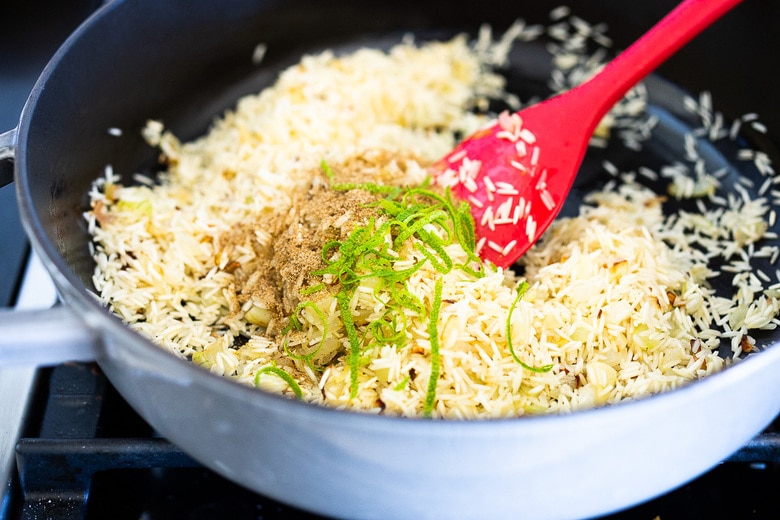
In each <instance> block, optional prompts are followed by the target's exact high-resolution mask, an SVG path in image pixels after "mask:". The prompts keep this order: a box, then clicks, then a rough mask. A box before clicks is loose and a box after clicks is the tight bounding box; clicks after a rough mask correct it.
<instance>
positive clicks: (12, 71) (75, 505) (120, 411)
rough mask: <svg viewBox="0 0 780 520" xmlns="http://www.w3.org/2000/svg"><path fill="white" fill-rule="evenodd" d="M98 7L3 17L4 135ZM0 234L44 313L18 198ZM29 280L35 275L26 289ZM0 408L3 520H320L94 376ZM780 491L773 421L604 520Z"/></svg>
mask: <svg viewBox="0 0 780 520" xmlns="http://www.w3.org/2000/svg"><path fill="white" fill-rule="evenodd" d="M100 3H101V2H99V1H96V0H87V1H84V0H80V1H78V0H70V1H65V0H63V1H61V2H41V1H36V0H33V1H29V2H16V3H15V4H14V7H11V8H10V11H9V10H8V9H6V8H4V16H2V17H0V131H5V130H8V129H11V128H13V127H14V126H15V125H16V121H17V120H18V116H19V113H20V111H21V108H22V105H23V103H24V100H25V98H26V96H27V94H28V92H29V90H30V88H31V87H32V85H33V83H34V81H35V78H36V77H37V75H38V74H39V73H40V71H41V69H42V68H43V66H44V65H45V62H46V60H47V59H48V57H49V56H51V54H52V53H53V52H54V51H55V49H56V46H57V45H58V44H59V43H60V42H61V41H62V40H63V39H64V38H65V37H66V36H67V34H69V33H70V31H72V30H73V29H74V28H75V27H76V26H77V24H78V23H80V21H81V20H83V19H84V18H85V17H86V16H87V14H89V13H90V12H91V11H92V10H94V9H95V8H97V7H98V6H99V5H100ZM0 222H2V223H3V224H2V225H1V226H0V305H3V306H9V305H13V304H17V305H19V306H20V307H28V306H35V305H51V304H52V302H53V301H54V299H55V293H54V291H53V287H52V286H51V283H50V281H48V279H47V277H46V275H45V273H44V272H43V271H42V267H41V266H40V264H39V263H38V262H36V259H35V257H34V256H33V257H32V258H31V257H30V255H29V246H28V244H27V241H26V239H25V237H24V234H23V231H22V228H21V224H20V223H19V217H18V214H17V208H16V203H15V200H14V190H13V186H6V187H4V188H2V189H0ZM25 271H31V272H32V273H34V274H32V275H30V276H28V277H27V278H23V276H22V274H23V273H24V272H25ZM23 280H24V281H23ZM31 284H32V285H31ZM12 392H16V395H15V396H14V395H13V393H12ZM0 396H2V397H0V399H2V407H0V480H2V481H3V482H0V485H2V486H3V487H2V488H0V519H8V520H10V519H20V518H22V519H40V518H51V519H99V518H112V519H116V520H122V519H128V520H129V519H145V520H153V519H193V520H194V519H211V518H214V519H216V518H220V519H223V518H228V519H236V520H241V519H258V520H259V519H278V518H293V517H294V518H317V517H316V516H314V515H307V514H306V513H303V512H301V511H298V510H296V509H293V508H290V507H288V506H285V505H282V504H280V503H278V502H276V501H274V500H272V499H269V498H267V497H263V496H261V495H258V494H256V493H253V492H250V491H248V490H246V489H244V488H242V487H241V486H239V485H236V484H234V483H232V482H229V481H227V480H225V479H223V478H221V477H219V476H218V475H216V474H215V473H213V472H211V471H209V470H208V469H205V468H203V467H202V466H200V465H199V464H198V463H197V462H195V461H194V460H193V459H191V458H190V457H189V456H188V455H187V454H185V453H183V452H181V450H179V449H178V448H177V447H176V446H174V445H172V444H171V443H169V442H168V441H167V440H165V439H163V438H160V436H159V435H157V434H156V432H155V431H154V430H153V429H152V428H151V427H150V426H149V425H148V424H147V423H146V422H145V421H143V419H141V418H140V417H139V416H138V415H137V414H136V413H135V412H134V411H133V410H132V409H131V408H130V407H129V405H128V404H127V403H126V402H125V401H124V400H123V399H122V398H121V396H120V395H119V394H118V393H117V392H116V390H114V388H113V387H112V386H111V384H110V382H109V381H107V380H106V378H105V377H104V376H103V375H102V373H101V371H100V369H99V367H97V366H96V365H94V364H83V363H71V364H64V365H60V366H56V367H52V368H43V369H34V368H14V369H7V368H3V369H0ZM11 418H13V421H14V422H13V423H12V424H6V423H5V422H3V421H6V420H11ZM14 452H15V455H14ZM6 463H7V464H6ZM6 465H7V467H5V466H6ZM6 471H8V472H9V474H8V476H6V475H5V473H4V472H6ZM628 471H637V472H641V468H629V469H628ZM564 478H565V477H564ZM779 488H780V419H779V420H776V421H775V423H774V424H773V425H772V426H770V427H769V428H768V429H767V430H766V431H765V432H764V433H763V434H762V435H760V436H759V437H757V438H756V439H754V440H753V441H751V442H750V443H748V444H747V445H746V446H745V447H743V448H742V449H741V450H740V451H738V452H737V453H736V454H734V455H733V456H732V457H730V458H729V459H728V460H726V461H724V462H722V463H721V464H719V465H718V466H717V467H715V468H714V469H712V470H711V471H709V472H708V473H706V474H705V475H702V476H701V477H699V478H697V479H696V480H694V481H692V482H690V483H688V484H685V485H683V486H682V487H680V488H679V489H677V490H674V491H672V492H670V493H668V494H667V495H664V496H662V497H659V498H656V499H654V500H651V501H649V502H647V503H645V504H642V505H640V506H637V507H635V508H632V509H630V510H628V511H624V512H621V513H618V514H615V515H610V516H607V517H604V518H606V519H609V520H622V519H635V518H636V519H643V520H651V519H654V518H660V519H662V520H669V519H674V518H686V519H691V518H754V519H764V518H766V519H769V518H772V519H774V518H780V499H779V498H778V497H777V495H776V492H777V489H779ZM562 498H564V499H565V497H562ZM486 511H489V505H487V504H486Z"/></svg>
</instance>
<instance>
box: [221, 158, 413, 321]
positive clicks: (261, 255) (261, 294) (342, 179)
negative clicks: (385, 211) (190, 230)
mask: <svg viewBox="0 0 780 520" xmlns="http://www.w3.org/2000/svg"><path fill="white" fill-rule="evenodd" d="M413 160H414V159H413V158H411V157H399V156H397V155H392V154H390V153H388V152H369V153H364V154H362V155H359V156H355V157H353V158H351V159H349V160H347V161H345V162H344V163H341V164H338V165H330V167H331V169H332V171H333V172H334V177H335V182H337V183H353V184H361V183H364V182H372V183H375V184H398V183H399V182H398V180H399V179H398V177H399V172H400V174H401V177H403V174H404V173H405V171H406V169H407V168H408V167H409V165H410V164H411V161H413ZM379 197H380V196H379V195H376V194H374V193H371V192H369V191H366V190H362V189H351V190H346V191H335V190H333V189H331V188H330V185H329V181H328V179H326V178H325V177H324V176H323V174H322V173H321V172H316V173H315V174H314V175H313V178H312V182H311V184H310V185H309V187H308V189H307V190H305V191H302V192H300V193H297V194H295V195H294V196H293V199H292V205H291V207H290V208H289V209H288V210H287V211H284V212H280V213H278V214H275V215H271V216H264V217H263V220H262V222H260V221H253V222H247V223H243V224H241V225H238V226H236V227H235V228H234V229H233V230H231V231H230V232H228V233H225V234H223V235H222V236H221V237H220V240H219V249H220V250H221V251H227V252H229V251H232V250H234V249H235V248H236V246H239V245H240V246H243V247H251V248H252V249H253V250H254V252H255V255H256V257H255V258H254V259H253V260H252V261H251V262H248V263H247V264H246V265H240V266H237V265H235V264H236V262H235V261H229V262H228V263H227V265H226V266H225V269H224V270H225V271H227V272H230V273H231V274H232V275H233V276H234V279H235V283H234V291H235V292H234V296H235V299H236V301H237V302H238V303H239V305H240V306H243V305H244V304H245V303H246V302H248V301H252V302H253V303H254V304H256V305H258V306H260V307H262V308H265V309H268V310H269V311H270V312H271V314H272V315H273V316H274V318H273V319H272V321H271V323H269V325H268V330H267V334H269V335H272V336H273V335H276V334H278V333H279V331H280V330H281V329H282V328H283V326H284V325H283V323H284V321H285V320H284V319H285V317H287V316H290V315H291V314H292V313H293V312H294V311H295V308H296V306H297V305H298V304H299V303H300V302H301V301H302V300H303V299H304V297H303V296H302V295H301V291H302V290H305V289H307V288H310V287H312V286H315V285H318V284H319V283H321V280H320V279H319V278H317V277H314V276H313V275H312V272H313V271H316V270H318V269H322V268H324V267H325V265H326V264H325V262H324V261H323V259H322V248H323V246H324V245H325V244H326V243H328V242H330V241H333V240H338V241H342V240H345V239H346V238H347V237H348V236H349V235H350V233H351V232H352V231H353V230H354V228H355V226H356V225H357V224H359V223H364V222H366V221H368V219H369V218H371V217H376V216H377V215H378V210H377V209H376V208H374V207H372V206H371V203H372V202H375V201H376V200H377V199H378V198H379ZM260 224H262V226H260ZM259 227H262V228H263V229H265V230H268V231H269V232H270V235H271V238H270V240H268V241H264V242H263V243H261V241H259V240H258V238H257V236H256V234H255V231H256V230H257V229H258V228H259ZM228 266H230V269H228ZM332 289H334V287H331V290H332ZM305 298H306V299H310V298H314V299H316V294H314V295H311V296H308V295H307V296H305Z"/></svg>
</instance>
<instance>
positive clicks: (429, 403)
mask: <svg viewBox="0 0 780 520" xmlns="http://www.w3.org/2000/svg"><path fill="white" fill-rule="evenodd" d="M441 290H442V281H441V278H437V279H436V283H435V285H434V288H433V304H432V305H431V315H430V319H429V321H428V336H429V337H430V341H431V377H430V378H429V379H428V392H427V393H426V394H425V408H424V409H423V414H424V415H425V417H430V416H431V412H432V411H433V406H434V404H435V403H436V384H437V383H438V382H439V372H440V371H441V358H440V357H439V327H438V322H439V311H440V310H441Z"/></svg>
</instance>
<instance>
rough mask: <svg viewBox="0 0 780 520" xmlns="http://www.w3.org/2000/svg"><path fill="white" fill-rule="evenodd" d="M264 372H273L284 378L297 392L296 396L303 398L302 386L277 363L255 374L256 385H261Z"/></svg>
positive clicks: (293, 390)
mask: <svg viewBox="0 0 780 520" xmlns="http://www.w3.org/2000/svg"><path fill="white" fill-rule="evenodd" d="M263 374H272V375H275V376H276V377H278V378H280V379H282V380H283V381H284V382H285V383H287V386H289V387H290V390H292V392H293V393H294V394H295V397H297V398H298V399H303V391H302V390H301V387H300V386H299V385H298V383H296V382H295V379H293V377H292V376H291V375H290V374H288V373H287V372H285V371H284V370H282V369H281V368H279V367H278V366H276V365H275V364H271V365H267V366H264V367H263V368H261V369H260V370H258V371H257V373H256V374H255V386H260V376H261V375H263Z"/></svg>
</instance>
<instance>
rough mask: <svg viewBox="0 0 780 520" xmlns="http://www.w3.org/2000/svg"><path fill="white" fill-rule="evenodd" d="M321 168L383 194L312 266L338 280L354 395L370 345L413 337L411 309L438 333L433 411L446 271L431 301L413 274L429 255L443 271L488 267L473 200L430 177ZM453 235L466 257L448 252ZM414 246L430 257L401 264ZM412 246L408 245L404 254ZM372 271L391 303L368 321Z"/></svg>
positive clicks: (429, 405)
mask: <svg viewBox="0 0 780 520" xmlns="http://www.w3.org/2000/svg"><path fill="white" fill-rule="evenodd" d="M321 168H322V170H323V172H324V173H325V174H326V175H327V177H328V178H329V179H330V185H331V189H334V190H337V191H346V190H352V189H361V190H365V191H368V192H370V193H373V194H375V195H377V196H378V197H377V201H376V202H374V203H372V206H373V207H374V208H376V210H377V216H376V217H375V218H371V219H369V220H368V221H367V222H364V223H360V224H358V225H356V226H355V227H354V229H353V230H352V231H351V232H350V234H349V235H348V236H347V238H346V239H343V240H334V241H330V242H328V243H326V244H324V245H323V247H322V260H323V262H324V263H325V267H324V268H322V269H319V270H317V271H314V272H313V273H312V274H313V275H314V276H318V277H326V276H327V277H328V278H327V280H328V282H327V283H331V284H338V285H337V287H338V290H337V292H336V295H335V298H336V301H337V303H338V310H339V314H340V317H341V322H342V324H343V326H344V328H345V331H346V336H347V339H348V341H349V349H348V353H347V360H348V364H349V369H350V397H351V398H354V397H356V396H357V393H358V380H359V377H358V375H359V371H360V367H361V365H362V364H363V363H364V362H365V361H364V360H363V355H364V353H365V352H367V351H368V350H370V349H371V348H374V347H377V346H381V345H388V344H389V345H393V346H394V347H395V348H402V347H403V346H404V343H405V341H406V325H407V316H409V315H417V316H426V315H427V319H428V321H429V327H428V329H429V333H430V338H431V379H430V382H429V385H428V391H427V394H426V398H425V413H426V415H430V413H431V411H432V410H433V407H434V401H435V395H436V382H437V380H438V377H439V371H440V362H439V352H438V331H437V321H438V316H439V310H440V308H441V303H442V302H441V291H442V281H441V278H438V279H437V280H436V282H435V283H436V294H435V296H434V302H433V305H432V306H431V308H430V309H428V306H427V305H425V304H424V303H423V302H422V301H420V299H419V298H418V297H417V296H415V295H414V294H413V293H412V292H411V291H410V290H409V286H408V283H407V282H408V280H409V279H410V277H411V276H412V275H413V274H414V273H415V272H417V271H418V270H419V269H420V268H421V267H422V266H423V265H425V263H427V262H430V265H431V266H432V267H433V268H434V269H435V270H436V271H437V272H438V273H439V274H441V275H443V274H446V273H449V272H450V271H451V270H452V269H460V270H462V271H464V272H465V273H467V274H469V275H470V276H474V277H481V276H483V275H484V273H483V272H482V271H481V266H482V263H481V261H480V259H479V257H478V256H477V254H476V251H475V247H476V245H475V244H476V241H475V233H474V220H473V217H472V216H471V211H470V208H469V206H468V204H467V203H465V202H461V203H456V202H454V201H453V198H452V196H451V193H450V192H449V190H448V191H446V192H445V193H444V194H439V193H436V192H434V191H433V190H432V189H429V188H428V187H427V184H426V185H423V186H420V187H414V188H402V187H399V186H383V185H378V184H374V183H361V184H352V183H348V184H344V183H335V182H334V174H333V171H332V170H331V168H330V167H329V166H328V165H327V164H326V163H325V162H324V161H323V163H322V165H321ZM434 229H435V230H436V231H435V232H434ZM412 239H416V240H415V241H414V245H413V246H412V245H411V243H410V240H412ZM453 243H458V244H460V246H461V248H462V249H463V250H464V251H465V252H466V257H467V259H466V261H465V262H463V263H459V262H456V261H454V260H453V258H451V257H450V255H449V254H448V253H447V250H446V249H447V246H449V245H451V244H453ZM409 247H414V248H415V250H416V251H418V252H419V253H420V254H421V256H422V257H423V258H421V259H420V260H418V261H417V262H416V263H414V264H413V265H411V266H409V267H406V268H404V269H397V268H396V267H395V263H396V262H397V261H398V260H399V258H401V257H404V256H406V257H408V248H409ZM405 248H407V249H405ZM404 251H407V253H406V254H404V253H403V252H404ZM368 279H370V280H371V283H372V286H373V287H374V295H375V297H376V298H377V299H379V300H381V301H382V302H383V304H384V306H385V307H386V311H385V312H384V313H383V314H382V316H381V317H380V318H378V319H377V320H375V321H372V322H371V323H369V324H368V325H367V326H366V327H365V328H363V329H361V328H359V327H358V324H356V323H355V319H356V318H355V316H354V315H353V313H352V305H353V304H352V300H353V297H354V296H355V292H356V290H357V288H358V287H359V286H360V285H361V283H363V282H364V281H366V280H368ZM325 280H326V278H323V281H322V283H317V284H314V285H313V286H311V287H310V288H307V289H305V290H304V291H301V293H302V294H307V295H313V294H316V293H317V292H319V291H321V290H324V289H325V285H326V282H325ZM301 305H305V306H308V305H311V308H312V309H314V307H316V306H315V305H313V304H311V302H306V303H303V304H301ZM295 314H297V312H296V313H295ZM290 327H293V328H296V329H298V330H299V327H300V323H299V321H298V318H297V316H295V315H294V316H292V317H291V318H290V325H288V328H287V329H286V330H287V331H289V330H290ZM323 340H324V338H323ZM307 361H309V360H307ZM407 382H408V381H407ZM405 384H406V382H404V383H402V384H401V385H399V386H400V387H403V386H405Z"/></svg>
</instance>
